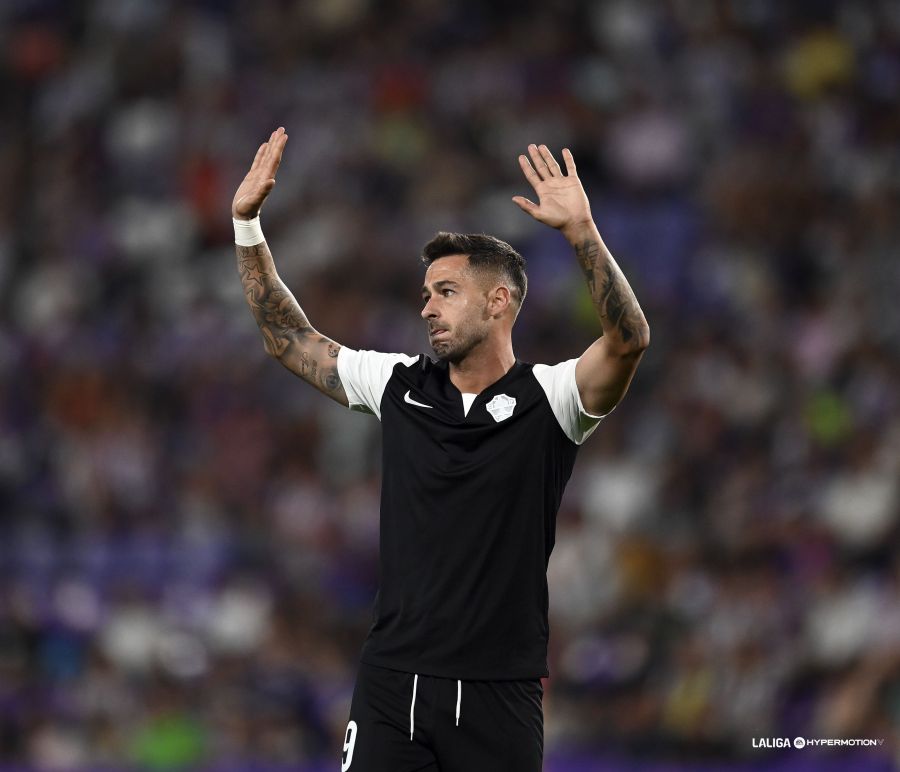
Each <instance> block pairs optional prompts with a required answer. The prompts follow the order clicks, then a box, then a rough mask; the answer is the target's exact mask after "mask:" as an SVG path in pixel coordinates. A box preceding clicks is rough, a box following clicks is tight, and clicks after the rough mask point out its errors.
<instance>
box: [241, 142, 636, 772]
mask: <svg viewBox="0 0 900 772" xmlns="http://www.w3.org/2000/svg"><path fill="white" fill-rule="evenodd" d="M287 138H288V137H287V134H286V133H285V132H284V129H283V128H279V129H278V130H276V131H274V132H273V133H272V135H271V136H270V137H269V140H268V141H267V142H264V143H263V144H262V145H261V146H260V148H259V150H258V151H257V153H256V157H255V158H254V160H253V165H252V166H251V168H250V171H249V172H248V173H247V176H246V177H245V178H244V181H243V182H242V183H241V185H240V187H239V188H238V190H237V193H236V194H235V197H234V202H233V204H232V216H233V219H234V226H235V241H236V244H237V258H238V268H239V271H240V276H241V281H242V283H243V286H244V292H245V294H246V297H247V301H248V303H249V304H250V308H251V310H252V312H253V315H254V317H255V318H256V323H257V324H258V325H259V328H260V330H261V331H262V334H263V337H264V338H265V347H266V351H268V352H269V354H271V355H272V356H274V357H275V358H276V359H278V361H279V362H281V364H283V365H284V366H285V367H287V368H288V369H289V370H291V371H292V372H294V373H296V374H297V375H298V376H300V377H301V378H302V379H303V380H305V381H306V382H307V383H309V384H311V385H312V386H314V387H315V388H317V389H318V390H319V391H321V392H322V393H323V394H325V395H327V396H329V397H331V398H332V399H334V400H335V401H337V402H339V403H340V404H342V405H345V406H347V407H349V408H350V409H351V410H358V411H360V412H364V413H372V414H374V415H375V416H376V417H377V418H379V419H380V420H381V423H382V434H383V449H384V450H383V452H384V459H383V472H382V477H383V479H382V493H381V532H380V533H381V536H380V541H381V545H380V572H379V573H380V575H379V588H378V594H377V596H376V600H375V613H374V622H373V625H372V627H371V629H370V631H369V634H368V637H367V638H366V641H365V644H364V646H363V650H362V656H361V658H360V664H359V671H358V675H357V680H356V686H355V689H354V693H353V699H352V704H351V707H350V721H349V724H348V726H347V730H346V734H345V739H344V748H343V756H342V765H341V769H342V770H343V772H414V770H429V771H431V772H438V770H440V772H481V771H484V772H501V771H502V770H509V771H510V772H513V771H514V772H536V771H537V770H540V769H541V764H542V757H543V727H544V721H543V704H542V699H543V688H542V685H541V680H540V679H541V678H542V677H545V676H548V675H549V674H548V670H547V641H548V637H549V630H548V622H547V610H548V594H547V573H546V571H547V562H548V560H549V558H550V552H551V550H552V549H553V543H554V534H555V526H556V513H557V509H558V507H559V503H560V499H561V498H562V495H563V489H564V488H565V485H566V482H567V481H568V479H569V476H570V474H571V472H572V466H573V464H574V462H575V454H576V452H577V450H578V447H579V445H580V444H581V443H583V442H584V441H585V439H587V437H588V436H589V435H590V434H591V432H593V431H594V429H595V428H596V427H597V424H598V423H599V422H600V421H601V419H603V418H604V417H605V416H606V415H608V414H609V412H610V411H611V410H612V409H613V408H614V407H615V406H616V404H617V403H618V402H619V401H620V400H621V399H622V397H623V395H624V394H625V391H626V390H627V388H628V385H629V383H630V382H631V379H632V376H633V375H634V372H635V368H636V367H637V365H638V363H639V362H640V359H641V355H642V353H643V351H644V349H646V348H647V346H648V344H649V341H650V330H649V327H648V325H647V321H646V319H645V318H644V315H643V313H642V312H641V309H640V306H639V305H638V302H637V300H636V299H635V296H634V293H633V292H632V290H631V287H630V286H629V285H628V282H627V281H626V280H625V277H624V275H623V274H622V271H621V270H620V269H619V267H618V265H617V264H616V262H615V261H614V260H613V258H612V255H610V253H609V251H608V250H607V249H606V246H605V245H604V243H603V241H602V240H601V238H600V234H599V233H598V231H597V228H596V226H595V225H594V222H593V219H592V218H591V212H590V207H589V204H588V199H587V196H586V195H585V193H584V189H583V188H582V186H581V182H580V181H579V179H578V174H577V172H576V169H575V160H574V159H573V157H572V154H571V152H569V151H568V150H563V159H564V161H565V167H566V171H565V172H563V170H562V169H561V168H560V166H559V164H558V163H557V162H556V161H555V160H554V157H553V155H552V154H551V153H550V151H549V149H548V148H547V147H546V146H545V145H540V146H538V145H529V147H528V155H527V156H526V155H520V156H519V165H520V166H521V168H522V171H523V173H524V174H525V178H526V179H527V180H528V182H529V183H531V186H532V187H533V188H534V191H535V193H536V194H537V197H538V202H539V203H537V204H535V203H533V202H532V201H530V200H528V199H527V198H523V197H521V196H515V197H514V198H513V201H514V202H515V203H516V204H517V205H518V206H519V207H520V208H521V209H522V210H523V211H525V212H526V213H527V214H529V215H531V216H532V217H534V218H535V219H536V220H538V221H539V222H542V223H545V224H546V225H549V226H551V227H553V228H557V229H559V230H560V231H561V232H562V233H563V235H564V236H565V237H566V239H567V240H568V241H569V243H570V244H571V245H572V247H573V248H574V251H575V256H576V258H577V260H578V262H579V264H580V265H581V268H582V270H583V272H584V275H585V277H586V278H587V284H588V289H589V290H590V293H591V298H592V299H593V302H594V306H595V307H596V309H597V314H598V316H599V319H600V326H601V328H602V332H601V333H600V337H598V339H597V340H596V341H595V342H594V343H593V344H592V345H591V346H590V347H589V348H588V349H587V351H585V352H584V353H583V354H582V355H581V356H580V357H579V358H577V359H569V360H567V361H563V362H561V363H559V364H554V365H550V366H548V365H545V364H528V363H525V362H522V361H520V360H518V359H516V357H515V355H514V354H513V348H512V340H511V331H512V327H513V324H514V323H515V320H516V316H517V315H518V313H519V311H520V310H521V308H522V303H523V301H524V300H525V294H526V289H527V280H526V277H525V271H524V260H523V259H522V257H521V255H519V253H518V252H516V251H515V250H514V249H513V248H512V247H511V246H510V245H509V244H506V243H504V242H503V241H500V240H499V239H496V238H493V237H491V236H486V235H482V234H478V235H461V234H451V233H439V234H437V236H435V238H434V239H432V240H431V241H430V242H429V243H428V244H426V245H425V248H424V253H423V255H422V260H423V262H424V263H425V265H426V266H427V270H426V271H425V280H424V284H423V286H422V303H423V308H422V312H421V313H422V318H423V319H424V320H425V323H426V325H427V328H428V334H429V337H430V341H431V346H432V348H433V349H434V354H435V356H436V359H432V358H430V357H428V356H425V355H419V356H408V355H405V354H392V353H379V352H375V351H354V350H352V349H349V348H347V347H345V346H341V345H340V344H338V343H336V342H335V341H333V340H331V339H330V338H327V337H325V336H323V335H321V334H320V333H319V332H318V331H317V330H316V329H315V328H313V326H312V325H311V324H310V323H309V321H308V320H307V318H306V315H305V314H304V313H303V311H302V309H301V308H300V306H299V305H298V303H297V301H296V300H295V299H294V296H293V295H292V294H291V293H290V291H289V290H288V289H287V287H285V285H284V284H283V283H282V282H281V280H280V279H279V277H278V274H277V273H276V271H275V264H274V262H273V261H272V254H271V252H270V251H269V247H268V246H267V245H266V242H265V240H264V238H263V235H262V231H261V230H260V225H259V210H260V207H261V206H262V204H263V201H265V199H266V197H267V196H268V194H269V193H270V192H271V190H272V188H273V187H274V185H275V173H276V171H277V169H278V165H279V163H280V161H281V157H282V153H283V151H284V147H285V143H286V142H287Z"/></svg>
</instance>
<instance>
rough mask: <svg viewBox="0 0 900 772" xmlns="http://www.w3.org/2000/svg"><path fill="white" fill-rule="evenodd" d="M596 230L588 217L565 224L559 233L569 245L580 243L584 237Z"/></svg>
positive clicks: (592, 221)
mask: <svg viewBox="0 0 900 772" xmlns="http://www.w3.org/2000/svg"><path fill="white" fill-rule="evenodd" d="M596 230H597V226H596V225H595V224H594V220H593V219H592V218H590V217H588V218H587V219H586V220H578V221H577V222H572V223H566V224H565V225H563V226H562V227H561V228H560V229H559V232H560V233H562V235H563V236H564V237H565V239H566V241H568V242H569V243H570V244H574V243H576V242H581V241H583V240H584V239H585V237H586V236H588V235H592V234H593V232H594V231H596Z"/></svg>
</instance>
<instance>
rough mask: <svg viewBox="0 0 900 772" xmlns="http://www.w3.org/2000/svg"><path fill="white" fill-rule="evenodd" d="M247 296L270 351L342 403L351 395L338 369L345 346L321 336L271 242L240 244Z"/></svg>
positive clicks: (239, 254) (240, 266)
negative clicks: (282, 276)
mask: <svg viewBox="0 0 900 772" xmlns="http://www.w3.org/2000/svg"><path fill="white" fill-rule="evenodd" d="M237 263H238V272H239V273H240V277H241V284H242V285H243V288H244V297H246V298H247V304H248V305H249V306H250V310H251V312H252V313H253V318H254V319H255V320H256V324H257V326H258V327H259V329H260V332H262V335H263V338H264V340H265V348H266V352H267V353H269V354H271V355H272V356H273V357H275V358H276V359H278V360H279V361H280V362H281V363H282V364H283V365H284V366H285V367H287V368H288V369H289V370H291V371H293V372H295V373H296V374H297V375H299V376H300V377H301V378H303V379H304V380H306V381H308V382H309V383H311V384H312V385H313V386H315V387H316V388H317V389H319V390H320V391H322V392H324V393H325V394H327V395H328V396H330V397H332V398H333V399H336V400H338V401H339V402H341V401H343V402H344V403H346V396H345V394H344V390H343V387H342V385H341V381H340V377H339V376H338V372H337V355H338V352H339V351H340V346H339V345H338V344H337V343H335V342H334V341H332V340H330V339H328V338H326V337H323V336H322V335H320V334H319V333H318V332H317V331H316V330H315V329H314V328H313V326H312V325H311V324H310V323H309V320H308V319H307V318H306V314H304V313H303V309H301V308H300V305H299V303H297V300H296V299H295V298H294V296H293V295H292V294H291V291H290V290H289V289H288V288H287V287H286V286H285V284H284V282H282V280H281V279H280V278H279V276H278V272H277V271H276V270H275V261H274V260H273V259H272V253H271V252H270V251H269V247H268V246H267V245H266V242H265V241H263V242H261V243H259V244H256V245H254V246H251V247H243V246H237Z"/></svg>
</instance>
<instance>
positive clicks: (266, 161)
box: [231, 127, 288, 220]
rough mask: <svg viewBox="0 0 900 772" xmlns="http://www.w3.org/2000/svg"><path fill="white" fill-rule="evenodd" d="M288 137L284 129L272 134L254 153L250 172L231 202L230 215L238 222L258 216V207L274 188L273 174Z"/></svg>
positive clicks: (276, 169) (281, 128)
mask: <svg viewBox="0 0 900 772" xmlns="http://www.w3.org/2000/svg"><path fill="white" fill-rule="evenodd" d="M287 140H288V135H287V134H285V132H284V127H279V128H277V129H276V130H275V131H273V132H272V134H271V136H270V137H269V140H268V142H263V143H262V144H261V145H260V146H259V150H257V151H256V157H255V158H254V159H253V164H252V165H251V166H250V171H249V172H247V175H246V176H245V177H244V180H243V182H241V184H240V185H239V186H238V189H237V192H236V193H235V194H234V200H233V201H232V202H231V214H232V216H233V217H235V218H236V219H238V220H252V219H253V218H254V217H256V215H258V214H259V210H260V207H261V206H262V205H263V201H265V200H266V197H267V196H268V195H269V193H271V192H272V188H274V187H275V173H276V172H277V171H278V166H279V164H281V155H282V153H283V152H284V146H285V144H286V143H287Z"/></svg>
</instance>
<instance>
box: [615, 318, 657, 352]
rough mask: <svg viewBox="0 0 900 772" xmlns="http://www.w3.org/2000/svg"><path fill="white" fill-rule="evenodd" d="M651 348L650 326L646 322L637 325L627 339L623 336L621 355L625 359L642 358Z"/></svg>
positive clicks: (630, 331)
mask: <svg viewBox="0 0 900 772" xmlns="http://www.w3.org/2000/svg"><path fill="white" fill-rule="evenodd" d="M649 347H650V325H648V324H647V323H646V322H644V323H642V324H638V325H635V326H634V328H633V329H631V330H629V334H628V336H627V337H626V336H625V335H623V336H622V345H621V347H620V348H619V353H620V355H621V356H623V357H640V355H641V354H643V353H644V352H645V351H646V350H647V349H648V348H649Z"/></svg>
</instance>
